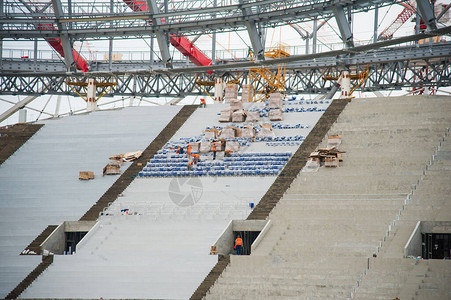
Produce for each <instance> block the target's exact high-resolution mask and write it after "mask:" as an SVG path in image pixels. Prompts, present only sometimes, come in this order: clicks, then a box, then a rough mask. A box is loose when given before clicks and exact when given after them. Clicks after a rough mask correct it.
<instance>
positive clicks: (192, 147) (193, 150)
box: [189, 142, 200, 154]
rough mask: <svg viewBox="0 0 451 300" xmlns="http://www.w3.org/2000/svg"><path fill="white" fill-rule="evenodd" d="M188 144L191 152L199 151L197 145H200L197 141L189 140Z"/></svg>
mask: <svg viewBox="0 0 451 300" xmlns="http://www.w3.org/2000/svg"><path fill="white" fill-rule="evenodd" d="M189 145H190V146H191V154H192V153H194V152H197V153H199V145H200V143H199V142H191V143H189Z"/></svg>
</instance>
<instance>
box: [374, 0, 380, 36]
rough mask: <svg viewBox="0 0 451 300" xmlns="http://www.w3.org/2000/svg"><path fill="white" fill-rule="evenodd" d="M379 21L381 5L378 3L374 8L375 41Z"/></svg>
mask: <svg viewBox="0 0 451 300" xmlns="http://www.w3.org/2000/svg"><path fill="white" fill-rule="evenodd" d="M378 23H379V5H377V4H376V7H375V8H374V29H373V30H374V31H373V43H376V42H377V25H378Z"/></svg>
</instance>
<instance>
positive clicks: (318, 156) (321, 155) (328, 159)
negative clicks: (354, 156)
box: [309, 147, 344, 167]
mask: <svg viewBox="0 0 451 300" xmlns="http://www.w3.org/2000/svg"><path fill="white" fill-rule="evenodd" d="M342 153H344V151H340V150H338V149H337V148H336V147H331V148H319V149H318V150H317V151H314V152H312V153H310V157H309V159H311V160H313V161H319V162H322V163H324V166H326V167H338V165H339V162H340V161H343V159H342V155H341V154H342Z"/></svg>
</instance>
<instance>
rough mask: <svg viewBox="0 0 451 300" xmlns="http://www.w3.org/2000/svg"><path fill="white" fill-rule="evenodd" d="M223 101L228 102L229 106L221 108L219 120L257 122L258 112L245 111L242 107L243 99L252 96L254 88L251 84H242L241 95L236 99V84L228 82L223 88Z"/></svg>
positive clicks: (258, 118)
mask: <svg viewBox="0 0 451 300" xmlns="http://www.w3.org/2000/svg"><path fill="white" fill-rule="evenodd" d="M225 91H226V92H225V97H224V99H225V101H226V102H229V104H230V107H228V108H226V109H223V110H221V113H220V116H219V122H235V123H240V122H245V121H251V122H258V121H259V120H260V114H259V113H258V112H252V113H251V112H247V111H246V110H244V109H243V101H245V100H246V99H252V98H253V97H254V88H253V86H252V85H248V84H245V85H243V95H242V97H241V99H238V85H237V84H233V83H232V84H231V83H228V84H227V85H226V89H225Z"/></svg>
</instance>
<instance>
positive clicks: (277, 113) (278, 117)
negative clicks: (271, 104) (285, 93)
mask: <svg viewBox="0 0 451 300" xmlns="http://www.w3.org/2000/svg"><path fill="white" fill-rule="evenodd" d="M268 117H269V120H270V121H282V110H280V109H272V110H270V111H269V113H268Z"/></svg>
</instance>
